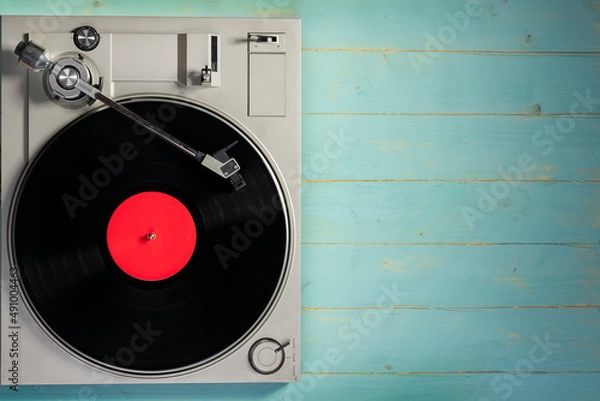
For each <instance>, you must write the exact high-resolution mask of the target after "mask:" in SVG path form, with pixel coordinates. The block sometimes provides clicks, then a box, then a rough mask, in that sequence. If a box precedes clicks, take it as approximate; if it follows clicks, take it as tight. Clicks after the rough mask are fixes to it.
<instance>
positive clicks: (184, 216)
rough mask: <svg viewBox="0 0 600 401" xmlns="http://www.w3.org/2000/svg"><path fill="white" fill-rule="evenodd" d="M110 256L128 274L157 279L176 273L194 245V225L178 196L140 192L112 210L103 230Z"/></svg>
mask: <svg viewBox="0 0 600 401" xmlns="http://www.w3.org/2000/svg"><path fill="white" fill-rule="evenodd" d="M106 240H107V242H108V250H109V252H110V255H111V256H112V258H113V260H114V261H115V263H116V264H117V266H119V267H120V268H121V270H123V271H124V272H125V273H127V274H128V275H130V276H132V277H135V278H137V279H139V280H145V281H158V280H164V279H167V278H169V277H172V276H173V275H175V274H177V273H178V272H179V271H180V270H181V269H183V267H184V266H185V265H186V264H187V263H188V262H189V260H190V258H191V257H192V254H193V253H194V249H195V247H196V225H195V224H194V219H193V218H192V215H191V214H190V212H189V211H188V209H187V208H186V207H185V206H184V205H183V203H181V202H180V201H179V200H177V199H175V198H174V197H172V196H170V195H167V194H164V193H162V192H141V193H139V194H136V195H133V196H131V197H129V198H127V199H126V200H124V201H123V202H122V203H121V204H120V205H119V206H118V207H117V208H116V209H115V211H114V212H113V214H112V216H111V218H110V221H109V222H108V229H107V232H106Z"/></svg>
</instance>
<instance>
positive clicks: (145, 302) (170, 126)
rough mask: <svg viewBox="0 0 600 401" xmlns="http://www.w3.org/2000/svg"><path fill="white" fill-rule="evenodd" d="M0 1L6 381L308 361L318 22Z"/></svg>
mask: <svg viewBox="0 0 600 401" xmlns="http://www.w3.org/2000/svg"><path fill="white" fill-rule="evenodd" d="M61 18H62V21H61V24H60V26H61V28H60V30H59V31H53V32H47V31H44V30H43V29H42V28H40V27H38V26H36V24H35V18H33V17H21V16H18V17H17V16H15V17H3V18H2V49H3V54H2V205H3V207H2V234H1V240H2V245H1V247H2V264H1V274H2V287H1V293H0V294H1V310H0V312H1V314H2V316H1V322H2V326H1V330H2V333H3V336H2V344H1V345H2V349H1V355H0V362H1V369H2V370H1V373H0V377H1V380H2V384H3V385H10V386H15V387H16V386H18V385H21V384H84V383H88V384H100V383H101V384H106V383H169V382H172V383H183V382H188V383H189V382H289V381H298V380H299V376H300V324H299V323H300V299H299V298H300V288H299V287H300V245H299V244H300V188H299V186H300V182H299V180H298V177H299V172H300V23H299V21H298V20H294V19H246V18H243V19H242V18H239V19H232V18H162V17H160V18H158V17H156V18H137V17H116V18H115V17H110V18H108V17H61Z"/></svg>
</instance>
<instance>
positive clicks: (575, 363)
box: [0, 0, 600, 401]
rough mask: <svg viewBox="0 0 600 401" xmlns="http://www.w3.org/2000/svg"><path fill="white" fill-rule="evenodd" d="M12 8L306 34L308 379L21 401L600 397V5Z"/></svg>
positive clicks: (92, 390)
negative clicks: (283, 26) (217, 20)
mask: <svg viewBox="0 0 600 401" xmlns="http://www.w3.org/2000/svg"><path fill="white" fill-rule="evenodd" d="M469 4H479V6H477V7H476V8H469V6H468V5H469ZM0 12H1V13H4V14H32V15H35V14H45V15H46V16H48V18H50V17H52V18H55V19H56V21H60V16H61V15H88V14H89V15H92V14H93V15H171V16H184V15H185V16H192V15H196V16H206V15H208V16H299V17H301V18H302V26H303V55H302V56H303V61H302V68H303V120H302V123H303V138H302V143H303V151H302V153H303V163H304V164H303V172H302V179H303V185H302V191H303V222H302V228H303V237H302V240H303V248H302V256H303V267H302V268H303V276H302V288H303V291H302V295H303V298H302V306H303V312H302V314H303V315H302V316H303V321H302V329H303V339H302V344H303V355H302V357H303V372H304V374H303V380H302V382H301V383H299V384H291V385H269V384H267V385H177V386H175V385H173V386H172V385H163V386H93V387H75V386H74V387H66V386H51V387H50V386H45V387H29V388H22V390H21V393H20V394H19V397H18V399H24V400H38V399H39V400H42V399H44V400H77V399H98V400H100V399H102V400H125V399H127V400H129V399H131V400H147V399H174V400H177V399H181V400H184V399H185V400H188V399H189V400H213V399H223V400H248V401H250V400H294V401H299V400H344V401H354V400H366V399H369V400H390V401H391V400H394V401H396V400H399V399H406V400H416V401H420V400H423V401H425V400H426V401H435V400H461V401H465V400H466V401H484V400H492V401H497V400H503V401H504V400H509V399H510V400H528V401H529V400H548V401H554V400H556V401H562V400H565V399H573V400H582V401H588V400H589V401H596V400H597V399H598V394H600V315H599V314H598V313H599V311H600V263H599V259H598V258H599V257H600V208H599V207H600V181H599V180H600V156H598V154H597V152H598V150H599V147H600V142H599V141H600V122H599V119H600V103H599V102H596V99H600V84H599V82H600V80H599V79H598V78H599V77H600V16H599V14H600V2H598V1H595V0H573V1H560V0H553V1H549V0H508V1H506V0H479V1H477V0H471V1H469V0H428V1H419V0H377V1H376V2H375V1H367V0H327V1H324V0H302V1H300V0H222V1H211V0H176V1H169V2H167V1H162V0H145V1H117V0H96V1H92V0H44V1H41V0H40V1H38V0H3V1H0ZM32 18H33V19H32V21H33V23H38V24H39V23H44V21H45V22H46V23H48V21H50V20H48V19H46V20H43V18H40V17H32ZM546 336H548V337H547V338H546ZM536 347H537V348H536ZM530 371H531V372H530ZM9 397H13V395H12V394H11V393H9V392H8V390H6V389H0V399H8V398H9Z"/></svg>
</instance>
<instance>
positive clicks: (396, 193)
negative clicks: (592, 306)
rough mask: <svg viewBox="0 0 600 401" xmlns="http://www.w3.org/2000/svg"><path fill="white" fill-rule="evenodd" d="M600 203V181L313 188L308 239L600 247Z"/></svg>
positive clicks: (307, 206) (307, 187)
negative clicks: (577, 244)
mask: <svg viewBox="0 0 600 401" xmlns="http://www.w3.org/2000/svg"><path fill="white" fill-rule="evenodd" d="M517 184H518V185H517ZM599 201H600V185H598V184H597V183H575V182H573V183H529V182H527V183H512V184H511V183H507V182H504V181H496V182H494V183H446V182H441V183H430V182H423V183H412V182H409V183H405V182H400V183H399V182H366V183H363V182H333V183H308V184H304V185H303V200H302V206H303V209H302V210H303V217H302V228H303V233H302V235H303V240H304V241H309V242H384V243H385V242H409V243H415V242H467V243H468V242H525V243H527V242H576V243H582V242H583V243H596V242H597V241H598V235H599V233H600V222H599V218H600V215H599V214H598V213H599V212H598V204H599ZM469 223H471V224H469Z"/></svg>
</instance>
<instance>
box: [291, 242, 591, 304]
mask: <svg viewBox="0 0 600 401" xmlns="http://www.w3.org/2000/svg"><path fill="white" fill-rule="evenodd" d="M302 258H303V262H304V263H303V268H304V270H303V272H302V306H303V307H305V308H373V307H377V299H378V297H379V296H380V295H381V293H382V287H385V286H389V285H391V284H394V285H395V286H396V287H397V291H398V292H399V293H400V294H401V296H399V297H398V300H397V301H396V302H394V303H393V305H394V306H396V307H398V308H399V309H434V308H439V309H443V308H456V307H463V308H497V307H506V308H513V307H532V306H534V307H535V306H539V307H545V306H548V307H560V306H565V305H566V306H581V305H600V272H599V271H598V269H597V266H598V264H599V260H600V246H597V245H596V246H561V245H488V246H465V245H458V246H457V245H398V246H389V245H379V246H377V245H354V244H347V245H306V244H305V245H304V246H303V247H302ZM389 305H392V302H390V303H389V304H387V303H386V306H389Z"/></svg>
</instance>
